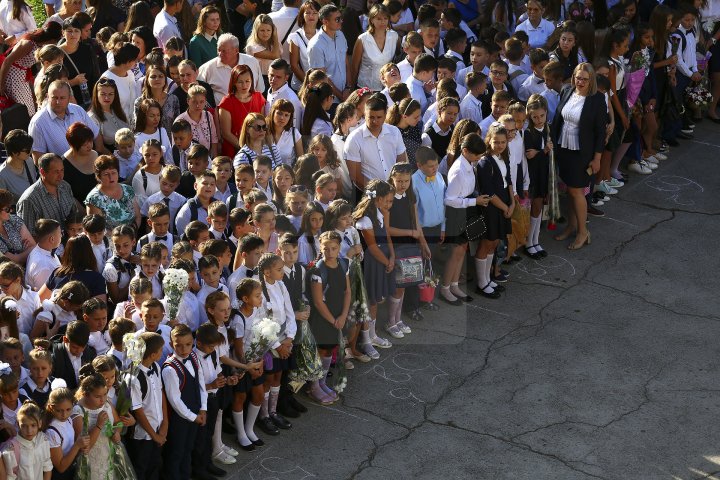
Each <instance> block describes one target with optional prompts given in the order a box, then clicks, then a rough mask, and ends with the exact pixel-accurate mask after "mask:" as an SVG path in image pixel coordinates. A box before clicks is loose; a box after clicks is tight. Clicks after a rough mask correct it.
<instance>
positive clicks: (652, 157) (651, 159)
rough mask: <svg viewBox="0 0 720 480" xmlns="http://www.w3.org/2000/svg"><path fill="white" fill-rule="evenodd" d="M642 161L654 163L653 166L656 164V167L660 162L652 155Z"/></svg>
mask: <svg viewBox="0 0 720 480" xmlns="http://www.w3.org/2000/svg"><path fill="white" fill-rule="evenodd" d="M643 160H645V161H646V162H648V163H654V164H656V165H657V164H658V163H660V160H658V159H657V157H655V156H654V155H650V156H649V157H645V158H643Z"/></svg>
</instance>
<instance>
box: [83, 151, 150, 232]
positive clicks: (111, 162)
mask: <svg viewBox="0 0 720 480" xmlns="http://www.w3.org/2000/svg"><path fill="white" fill-rule="evenodd" d="M119 175H120V163H119V162H118V159H117V158H115V157H113V156H112V155H101V156H99V157H98V158H97V159H96V160H95V179H96V180H97V182H98V184H97V185H96V186H95V188H93V189H92V190H91V191H90V193H89V194H88V196H87V198H86V199H85V205H86V206H87V213H88V215H90V214H93V213H96V214H99V215H103V216H104V217H105V220H106V222H107V229H108V230H112V229H113V228H115V227H117V226H118V225H132V226H133V227H134V228H135V229H136V230H137V228H138V227H139V226H140V207H139V206H138V204H137V201H136V200H135V191H134V190H133V188H132V187H131V186H130V185H125V184H123V183H120V182H119Z"/></svg>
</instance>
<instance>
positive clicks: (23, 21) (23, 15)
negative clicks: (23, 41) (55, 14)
mask: <svg viewBox="0 0 720 480" xmlns="http://www.w3.org/2000/svg"><path fill="white" fill-rule="evenodd" d="M13 3H14V2H13V1H12V0H2V1H0V30H2V31H3V32H5V35H7V36H8V37H15V40H16V41H17V40H20V37H22V36H23V35H24V34H26V33H28V32H34V31H35V30H37V23H35V19H34V18H33V16H32V11H31V10H30V7H28V6H24V7H22V8H21V9H20V18H19V19H15V18H13V15H12V11H13Z"/></svg>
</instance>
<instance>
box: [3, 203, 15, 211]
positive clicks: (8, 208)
mask: <svg viewBox="0 0 720 480" xmlns="http://www.w3.org/2000/svg"><path fill="white" fill-rule="evenodd" d="M0 210H2V211H3V212H5V213H15V206H14V205H9V206H7V207H2V208H0Z"/></svg>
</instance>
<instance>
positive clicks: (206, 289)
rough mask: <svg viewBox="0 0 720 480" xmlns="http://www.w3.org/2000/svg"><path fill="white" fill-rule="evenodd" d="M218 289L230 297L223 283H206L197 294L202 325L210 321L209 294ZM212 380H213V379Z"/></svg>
mask: <svg viewBox="0 0 720 480" xmlns="http://www.w3.org/2000/svg"><path fill="white" fill-rule="evenodd" d="M218 291H222V292H225V293H226V294H227V295H228V297H229V296H230V291H229V290H228V288H227V287H226V286H225V285H223V284H222V283H220V284H218V286H217V287H211V286H210V285H208V284H204V285H203V286H202V288H201V289H200V290H198V292H197V293H196V294H195V296H196V298H197V303H198V312H199V313H200V325H202V324H203V323H205V322H207V321H208V316H207V312H206V311H205V299H207V297H208V295H210V294H211V293H214V292H218ZM210 381H211V382H212V380H210Z"/></svg>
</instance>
